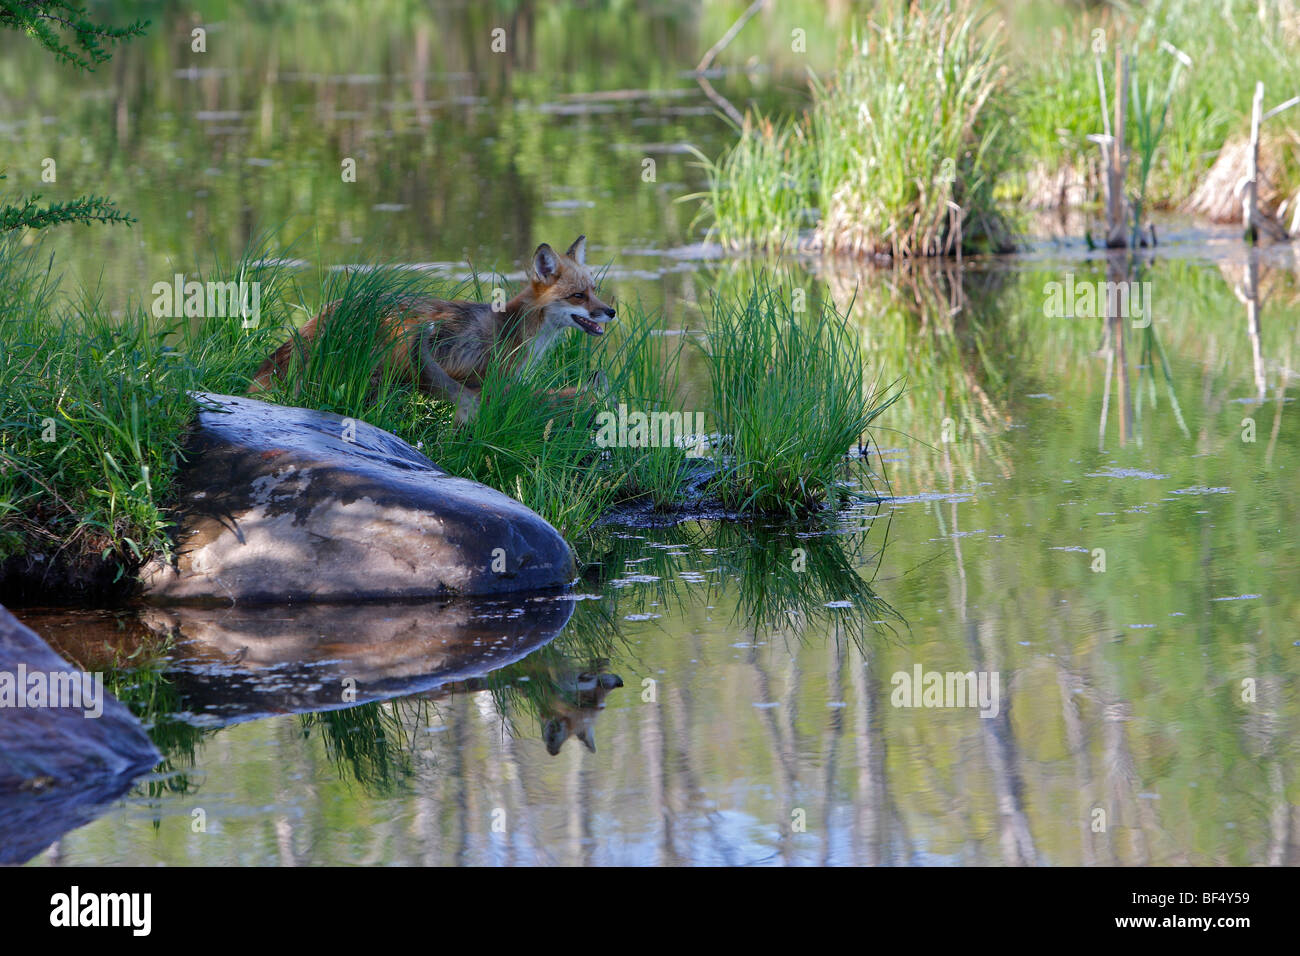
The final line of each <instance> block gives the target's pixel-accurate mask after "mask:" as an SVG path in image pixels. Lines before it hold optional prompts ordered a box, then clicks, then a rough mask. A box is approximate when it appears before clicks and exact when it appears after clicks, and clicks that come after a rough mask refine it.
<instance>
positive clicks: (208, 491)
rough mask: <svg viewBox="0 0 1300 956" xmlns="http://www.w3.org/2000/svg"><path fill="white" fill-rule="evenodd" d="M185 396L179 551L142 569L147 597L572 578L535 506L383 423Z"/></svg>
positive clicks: (337, 596)
mask: <svg viewBox="0 0 1300 956" xmlns="http://www.w3.org/2000/svg"><path fill="white" fill-rule="evenodd" d="M196 398H197V400H198V401H199V402H200V411H199V415H198V421H197V424H196V426H195V431H194V434H193V436H192V439H191V441H190V442H189V445H188V450H187V455H188V462H187V464H186V465H185V466H184V468H183V469H182V471H181V475H180V486H179V490H180V505H179V511H180V533H179V538H178V542H177V556H176V559H175V560H174V562H173V563H172V564H171V565H166V564H163V563H161V562H158V561H155V562H153V563H151V564H150V565H147V566H146V567H145V568H144V569H143V572H142V576H141V578H142V583H143V585H144V591H145V596H146V598H147V599H148V600H151V601H153V602H156V603H182V602H207V601H211V602H218V601H219V602H222V603H230V602H232V601H234V602H246V603H278V602H292V601H355V600H379V599H388V600H391V599H405V598H423V597H437V596H440V595H447V594H475V595H483V594H499V593H503V592H508V591H521V590H533V589H541V588H552V587H560V586H563V585H566V584H569V583H571V582H572V581H573V579H574V576H575V573H576V572H575V568H574V563H573V554H572V551H571V550H570V548H569V546H568V544H567V543H566V542H565V541H564V539H563V538H561V537H560V534H559V532H557V531H556V530H555V529H554V528H552V527H551V526H550V525H549V524H547V523H546V521H544V520H543V519H542V518H541V517H540V516H538V515H537V514H536V513H534V512H533V511H530V510H529V509H528V508H525V507H524V506H523V505H521V504H520V503H519V502H517V501H515V500H514V499H513V498H510V497H508V496H506V495H503V494H502V493H501V492H499V491H496V490H494V489H492V488H488V487H487V486H485V485H480V484H478V483H477V482H474V481H470V480H468V479H466V478H456V477H453V476H451V475H449V474H447V473H446V472H445V471H443V470H442V469H441V468H439V467H438V466H437V465H435V464H434V463H433V462H431V461H430V460H429V459H428V458H426V457H424V455H421V454H420V453H419V452H418V451H416V450H415V449H414V448H412V447H411V446H410V445H408V444H407V443H406V442H404V441H402V440H401V439H399V438H397V437H395V436H394V435H391V434H389V433H388V432H386V431H383V430H381V429H378V428H375V427H374V426H372V425H367V424H366V423H365V422H362V421H353V420H350V419H345V418H342V417H340V416H338V415H332V414H329V413H326V412H315V411H311V410H308V409H303V408H287V407H284V406H280V405H270V404H267V403H266V402H259V401H256V400H255V399H251V398H239V397H232V396H229V395H198V396H196ZM497 549H500V550H499V551H498V550H497Z"/></svg>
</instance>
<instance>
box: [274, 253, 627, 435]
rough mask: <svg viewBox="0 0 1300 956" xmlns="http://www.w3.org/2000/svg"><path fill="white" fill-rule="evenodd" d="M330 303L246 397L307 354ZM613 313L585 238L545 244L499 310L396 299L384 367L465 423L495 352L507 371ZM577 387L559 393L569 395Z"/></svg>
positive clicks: (594, 330)
mask: <svg viewBox="0 0 1300 956" xmlns="http://www.w3.org/2000/svg"><path fill="white" fill-rule="evenodd" d="M334 306H335V303H330V304H329V305H327V306H325V308H323V309H322V310H321V311H320V314H319V315H317V316H316V317H315V318H313V319H312V320H311V321H310V322H308V323H307V324H306V325H304V326H303V327H302V329H301V330H300V331H299V332H298V335H297V336H295V337H294V338H292V339H290V340H289V341H288V342H285V343H284V344H283V345H281V346H280V347H279V348H278V349H276V350H275V351H274V352H273V353H272V354H271V356H270V357H269V358H268V359H267V360H266V361H265V362H263V363H262V366H261V368H259V369H258V370H257V374H256V375H255V376H253V383H252V387H251V388H250V391H253V392H257V391H262V390H264V389H266V388H268V387H269V386H270V384H271V381H272V379H273V378H275V377H276V376H279V375H282V374H284V372H285V371H286V370H287V369H288V367H289V364H290V362H291V360H292V358H293V355H294V351H295V349H310V348H311V347H312V344H313V342H314V341H315V339H316V337H317V334H318V333H319V331H320V323H321V322H322V320H323V321H329V316H330V315H331V314H332V313H333V309H334ZM614 317H615V312H614V309H612V308H611V307H610V306H608V305H606V304H605V303H604V302H602V301H600V299H598V298H597V297H596V289H595V283H594V282H593V280H592V277H591V273H590V272H589V271H588V269H587V237H586V236H579V237H578V238H577V239H575V240H574V241H573V245H571V246H570V247H569V249H568V251H567V252H565V253H564V255H562V256H561V255H557V254H556V252H555V250H554V249H552V248H551V247H550V246H549V245H547V244H546V243H542V244H541V245H540V246H538V247H537V251H536V252H534V253H533V261H532V272H531V275H530V276H529V278H528V281H527V282H526V284H525V286H524V288H523V290H522V291H521V292H520V293H519V294H518V295H516V296H515V297H514V298H513V299H511V300H510V301H509V302H507V303H506V304H505V307H504V308H503V309H502V310H501V311H497V310H494V309H493V308H492V306H491V305H489V304H487V303H484V302H467V301H462V300H458V301H447V300H445V299H434V298H429V297H427V296H411V297H406V298H404V299H403V300H401V302H400V304H399V305H398V307H397V308H396V309H395V310H394V311H393V313H392V314H390V315H388V316H385V319H384V321H385V323H386V326H385V328H384V330H383V331H384V332H386V333H387V334H388V335H389V336H390V339H391V341H392V342H393V345H392V349H391V351H389V353H388V355H387V356H386V357H385V358H384V366H385V367H387V368H391V369H392V370H393V371H395V372H397V373H398V374H399V375H402V376H405V377H408V378H409V379H410V380H413V381H414V382H416V383H417V384H418V385H419V386H420V387H421V388H423V389H424V391H425V392H426V393H427V394H429V395H432V396H433V397H435V398H440V399H446V400H447V401H450V402H453V403H454V404H455V405H456V422H457V423H458V424H464V423H465V422H466V421H468V420H469V419H471V418H473V417H474V415H476V414H477V412H478V406H479V398H480V393H481V391H482V388H483V380H484V378H485V377H486V375H487V370H488V362H489V358H490V356H491V354H492V351H493V350H494V349H495V348H496V347H497V346H504V347H505V361H506V363H507V367H508V368H518V367H520V366H521V365H524V366H527V365H531V364H532V363H535V362H539V361H540V360H541V359H542V357H543V356H544V355H545V354H546V352H547V350H549V349H550V347H551V346H552V345H554V344H555V342H556V339H557V338H558V337H559V335H560V333H561V332H563V331H564V330H565V329H568V328H576V329H581V330H582V331H583V332H586V333H587V334H588V335H600V334H602V333H603V332H604V331H605V329H604V325H605V323H607V322H609V321H610V320H611V319H613V318H614ZM577 391H578V390H577V389H564V390H562V394H567V395H570V396H571V395H573V394H575V393H576V392H577Z"/></svg>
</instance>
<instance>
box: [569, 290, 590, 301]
mask: <svg viewBox="0 0 1300 956" xmlns="http://www.w3.org/2000/svg"><path fill="white" fill-rule="evenodd" d="M586 297H587V293H585V292H575V293H573V295H571V296H569V298H570V299H577V300H578V301H579V302H581V301H582V300H583V299H585V298H586Z"/></svg>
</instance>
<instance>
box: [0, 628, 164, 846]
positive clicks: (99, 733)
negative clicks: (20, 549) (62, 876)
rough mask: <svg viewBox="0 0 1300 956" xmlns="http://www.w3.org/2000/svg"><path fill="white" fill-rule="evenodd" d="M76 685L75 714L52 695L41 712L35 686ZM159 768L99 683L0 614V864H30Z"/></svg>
mask: <svg viewBox="0 0 1300 956" xmlns="http://www.w3.org/2000/svg"><path fill="white" fill-rule="evenodd" d="M19 684H21V685H22V689H21V692H20V691H19V689H18V685H19ZM74 684H76V685H78V687H79V693H80V694H81V696H80V699H79V700H77V701H75V705H73V706H59V707H55V706H50V705H51V704H54V703H60V704H70V703H74V702H73V701H71V699H70V698H69V697H66V696H58V697H55V696H54V695H53V694H51V693H50V692H49V691H48V690H47V691H46V692H45V693H44V695H43V698H42V699H41V700H40V702H39V705H38V701H37V698H36V696H35V695H36V692H37V690H36V689H37V686H38V685H43V686H45V687H46V688H49V687H62V688H64V692H65V693H67V692H70V688H71V687H72V686H73V685H74ZM85 691H90V694H89V695H87V694H86V693H85ZM20 704H21V705H22V706H20ZM160 759H162V758H161V756H160V755H159V753H158V751H157V750H156V749H155V748H154V745H153V743H152V742H151V741H150V740H149V738H148V736H146V735H145V732H144V729H143V728H142V727H141V726H140V722H139V721H138V720H136V719H135V717H133V716H132V715H131V712H130V711H129V710H127V709H126V707H125V706H124V705H123V704H122V703H121V702H120V701H118V700H117V699H116V698H115V697H113V696H112V695H111V694H109V693H108V692H107V691H106V690H103V677H102V675H100V677H99V680H98V681H96V680H95V679H94V678H93V677H92V678H89V679H88V678H87V675H84V674H81V673H80V672H79V671H78V670H77V669H76V668H74V667H73V665H71V664H69V663H68V662H67V661H65V660H64V659H63V658H61V657H59V655H58V654H55V653H54V651H53V650H51V649H50V647H49V645H48V644H46V643H45V642H44V641H43V640H41V639H40V638H39V637H38V636H37V635H36V634H35V633H34V632H33V631H31V630H30V629H29V628H27V627H25V626H24V625H23V624H21V623H20V622H19V621H18V620H17V619H16V618H15V617H14V616H13V615H12V614H10V613H9V612H8V611H6V610H5V609H4V608H2V607H0V863H21V862H23V861H24V860H27V859H30V858H31V857H32V856H34V855H35V854H37V853H39V852H40V851H41V850H42V849H44V848H45V847H46V846H48V845H49V844H50V843H51V842H52V841H54V840H55V839H57V838H58V837H59V835H60V834H62V833H65V832H66V831H68V830H71V829H73V828H74V827H78V826H81V825H82V824H84V823H87V822H89V821H90V820H92V819H94V817H95V816H96V815H97V813H98V807H99V806H101V805H102V804H104V803H106V802H108V801H110V800H114V799H116V798H117V797H119V796H121V795H122V794H123V793H125V792H126V791H127V790H128V789H130V786H131V781H132V780H133V779H134V778H135V777H137V776H139V775H140V774H141V773H143V772H145V771H147V770H148V769H149V768H150V767H152V766H153V765H154V764H156V763H157V762H158V761H159V760H160Z"/></svg>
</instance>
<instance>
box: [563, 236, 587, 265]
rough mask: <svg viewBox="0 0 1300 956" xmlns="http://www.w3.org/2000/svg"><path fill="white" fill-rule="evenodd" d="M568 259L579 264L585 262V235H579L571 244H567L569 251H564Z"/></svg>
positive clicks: (584, 263)
mask: <svg viewBox="0 0 1300 956" xmlns="http://www.w3.org/2000/svg"><path fill="white" fill-rule="evenodd" d="M565 255H566V256H568V257H569V258H570V259H572V260H573V261H574V262H576V263H577V264H578V265H580V266H585V265H586V264H587V237H586V236H579V237H578V238H577V239H574V240H573V245H571V246H569V251H568V252H566V253H565Z"/></svg>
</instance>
